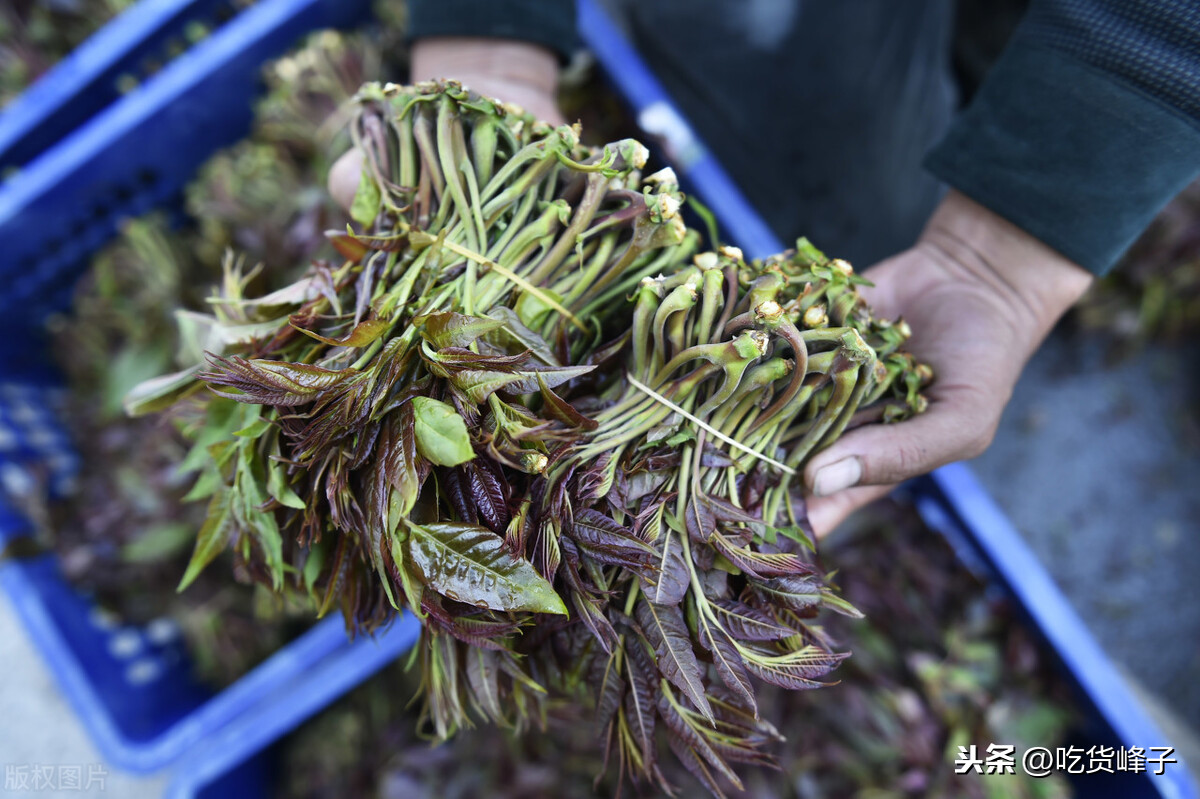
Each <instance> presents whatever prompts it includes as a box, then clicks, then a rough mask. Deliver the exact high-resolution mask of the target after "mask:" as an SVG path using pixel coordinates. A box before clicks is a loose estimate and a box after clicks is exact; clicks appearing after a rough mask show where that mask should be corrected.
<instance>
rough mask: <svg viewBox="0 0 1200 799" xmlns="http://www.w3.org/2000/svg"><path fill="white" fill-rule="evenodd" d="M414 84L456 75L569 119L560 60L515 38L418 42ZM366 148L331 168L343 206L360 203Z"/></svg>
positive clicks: (333, 189)
mask: <svg viewBox="0 0 1200 799" xmlns="http://www.w3.org/2000/svg"><path fill="white" fill-rule="evenodd" d="M411 72H412V74H411V79H412V82H413V83H419V82H421V81H424V80H436V79H438V78H452V79H454V80H457V81H459V82H460V83H462V84H463V85H464V86H466V87H468V88H470V89H472V90H474V91H476V92H478V93H480V94H482V95H484V96H485V97H491V98H494V99H497V100H500V101H502V102H505V103H513V104H515V105H519V106H521V107H522V108H524V109H525V110H526V111H528V112H529V113H531V114H533V115H534V116H536V117H537V118H539V119H542V120H545V121H546V122H549V123H550V124H551V125H561V124H563V121H564V120H563V117H562V114H561V113H560V112H559V110H558V105H557V103H556V100H555V97H556V95H557V93H558V60H557V56H555V55H554V53H552V52H550V51H549V50H547V49H546V48H544V47H541V46H540V45H536V44H530V43H528V42H520V41H516V40H511V39H479V38H459V37H449V36H447V37H435V38H429V39H421V40H420V41H418V42H417V43H416V44H414V45H413V51H412V71H411ZM361 173H362V153H361V152H359V151H358V150H357V149H351V150H350V151H349V152H347V153H346V154H345V155H343V156H342V157H341V158H339V159H338V160H337V162H336V163H335V164H334V165H333V168H332V169H330V170H329V193H330V194H332V195H333V198H334V199H335V200H336V201H337V203H338V204H339V205H341V206H342V207H343V208H349V207H350V205H351V203H353V202H354V192H355V191H356V190H357V188H358V181H359V176H360V175H361Z"/></svg>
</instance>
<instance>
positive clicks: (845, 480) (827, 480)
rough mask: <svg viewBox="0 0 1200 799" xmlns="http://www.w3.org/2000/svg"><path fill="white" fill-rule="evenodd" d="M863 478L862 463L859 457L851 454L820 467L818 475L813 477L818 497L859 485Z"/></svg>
mask: <svg viewBox="0 0 1200 799" xmlns="http://www.w3.org/2000/svg"><path fill="white" fill-rule="evenodd" d="M861 479H862V464H861V463H859V460H858V458H857V457H855V456H853V455H851V456H850V457H849V458H842V459H841V460H840V461H834V462H833V463H831V464H829V465H828V466H822V467H821V468H820V469H818V470H817V475H816V477H814V478H813V493H814V494H816V495H817V496H818V497H827V496H829V495H830V494H836V493H837V492H839V491H844V490H845V489H847V488H850V487H852V486H856V485H858V481H859V480H861Z"/></svg>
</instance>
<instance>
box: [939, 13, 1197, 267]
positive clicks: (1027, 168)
mask: <svg viewBox="0 0 1200 799" xmlns="http://www.w3.org/2000/svg"><path fill="white" fill-rule="evenodd" d="M926 166H927V167H928V168H929V169H930V170H931V171H932V172H933V173H934V174H935V175H937V176H938V177H939V178H940V179H942V180H943V181H945V182H946V183H948V184H949V185H951V186H953V187H955V188H956V189H958V190H959V191H961V192H963V193H964V194H966V195H967V196H969V197H971V198H972V199H974V200H976V201H977V202H979V203H981V204H983V205H985V206H987V207H988V208H990V209H991V210H993V211H995V212H996V213H998V214H1000V215H1001V216H1003V217H1005V218H1006V219H1008V220H1009V221H1011V222H1013V223H1015V224H1016V225H1018V226H1020V227H1021V228H1022V229H1024V230H1026V231H1028V232H1029V233H1031V234H1033V235H1034V236H1036V237H1037V238H1039V239H1040V240H1042V241H1044V242H1045V243H1047V244H1049V245H1050V246H1051V247H1053V248H1055V249H1056V250H1058V251H1059V252H1061V253H1062V254H1063V255H1066V256H1067V257H1069V258H1071V259H1072V260H1073V261H1075V262H1076V263H1078V264H1080V265H1081V266H1083V267H1084V268H1086V269H1088V270H1089V271H1091V272H1094V273H1096V274H1103V273H1104V272H1106V271H1107V270H1109V269H1110V268H1111V267H1112V266H1113V264H1114V263H1115V262H1116V261H1117V259H1118V258H1119V257H1120V255H1121V254H1122V253H1123V252H1124V251H1125V249H1126V248H1127V247H1128V246H1129V245H1130V244H1131V243H1132V242H1133V240H1134V239H1135V238H1136V237H1137V236H1138V234H1139V233H1141V231H1142V230H1143V229H1144V228H1145V227H1146V226H1147V225H1148V224H1149V223H1150V220H1151V219H1152V218H1153V217H1154V215H1155V214H1156V213H1157V212H1158V211H1159V209H1161V208H1162V206H1163V205H1165V204H1166V203H1167V202H1168V201H1169V200H1170V199H1171V198H1172V197H1174V196H1175V195H1176V194H1177V193H1178V192H1179V191H1180V190H1182V189H1183V187H1184V186H1186V185H1187V184H1188V183H1189V182H1191V181H1192V180H1193V179H1194V178H1195V177H1196V176H1197V175H1198V174H1200V3H1196V2H1195V0H1157V2H1150V1H1149V0H1146V1H1144V2H1138V1H1136V0H1126V1H1125V2H1121V1H1120V0H1107V2H1106V1H1104V0H1034V2H1033V5H1032V7H1031V9H1030V11H1029V13H1028V15H1027V16H1026V18H1025V20H1024V21H1023V22H1022V24H1021V27H1019V28H1018V30H1017V33H1016V34H1015V35H1014V37H1013V40H1012V42H1011V43H1010V44H1009V46H1008V48H1007V49H1006V50H1005V52H1004V54H1003V56H1001V58H1000V60H999V61H998V62H997V64H996V66H995V67H994V68H993V69H992V71H991V72H990V73H989V75H988V77H987V79H986V80H985V81H984V83H983V86H982V87H981V88H980V91H979V93H978V95H976V97H975V99H974V100H973V101H972V103H971V105H970V106H969V107H968V108H967V110H966V111H965V112H964V113H963V114H962V115H961V116H960V117H959V118H958V119H957V120H956V121H955V123H954V124H953V125H952V126H951V128H950V130H949V132H948V133H947V135H946V136H945V138H944V139H943V140H942V141H941V142H940V143H939V144H938V145H937V146H936V147H935V148H934V149H933V150H932V151H931V153H930V154H929V156H928V158H927V159H926Z"/></svg>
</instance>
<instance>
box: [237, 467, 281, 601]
mask: <svg viewBox="0 0 1200 799" xmlns="http://www.w3.org/2000/svg"><path fill="white" fill-rule="evenodd" d="M264 471H265V470H264V468H263V465H262V462H261V461H260V460H259V459H258V458H257V457H256V455H255V454H254V450H253V449H252V448H251V447H249V446H243V447H242V450H241V458H240V459H239V461H238V468H237V476H236V478H235V483H234V494H235V496H234V499H235V500H237V501H236V502H235V503H234V505H233V512H234V515H235V516H236V517H237V518H238V520H239V521H240V522H241V523H242V526H243V527H244V528H245V529H248V530H249V532H250V533H251V535H253V537H254V540H255V541H257V542H258V545H259V547H260V548H261V549H262V556H263V560H264V563H265V565H266V567H267V569H268V571H269V573H270V575H271V582H272V583H273V585H274V587H275V590H277V591H278V590H279V588H280V587H281V586H282V585H283V536H282V535H281V534H280V532H279V525H278V523H277V522H276V521H275V514H274V512H273V511H264V510H261V509H260V506H262V505H263V504H265V503H266V502H267V492H266V486H265V483H266V475H265V474H264Z"/></svg>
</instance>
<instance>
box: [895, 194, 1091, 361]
mask: <svg viewBox="0 0 1200 799" xmlns="http://www.w3.org/2000/svg"><path fill="white" fill-rule="evenodd" d="M917 246H918V247H924V248H927V249H930V250H931V251H933V252H935V253H936V254H937V256H938V260H939V261H941V262H942V264H943V266H944V268H946V269H948V270H952V271H953V272H954V273H955V274H954V276H955V277H957V278H960V279H962V280H964V281H969V282H971V283H973V284H976V285H978V286H979V287H980V288H981V289H984V290H985V291H987V292H990V293H991V294H992V295H993V296H994V297H995V299H996V300H997V301H999V302H1001V303H1003V305H1004V306H1005V308H1006V310H1007V312H1008V314H1009V315H1010V318H1011V319H1012V321H1013V323H1014V324H1015V325H1018V326H1020V327H1021V328H1023V329H1024V330H1025V331H1026V332H1028V333H1030V334H1031V340H1030V346H1031V349H1032V347H1036V346H1037V344H1038V343H1039V342H1040V341H1041V339H1042V338H1043V337H1044V336H1045V335H1046V333H1048V332H1049V331H1050V329H1051V328H1052V327H1053V326H1054V323H1055V322H1056V321H1057V320H1058V318H1059V317H1060V316H1062V314H1063V313H1065V312H1066V310H1067V309H1068V308H1070V307H1071V306H1072V305H1074V304H1075V302H1076V301H1077V300H1078V299H1079V298H1080V296H1082V295H1083V293H1084V292H1085V291H1086V290H1087V288H1088V286H1089V285H1091V282H1092V280H1093V276H1092V275H1091V273H1089V272H1087V271H1086V270H1085V269H1083V267H1081V266H1079V265H1078V264H1076V263H1074V262H1073V261H1071V260H1070V259H1069V258H1067V257H1066V256H1064V255H1062V254H1061V253H1059V252H1057V251H1056V250H1054V249H1053V248H1051V247H1049V246H1048V245H1046V244H1044V243H1043V242H1041V241H1040V240H1038V239H1037V238H1035V237H1034V236H1032V235H1030V234H1029V233H1026V232H1025V231H1024V230H1022V229H1021V228H1019V227H1017V226H1016V225H1014V224H1013V223H1011V222H1009V221H1008V220H1007V219H1004V218H1003V217H1001V216H999V215H998V214H996V213H994V212H992V211H990V210H988V209H987V208H985V207H984V206H982V205H980V204H979V203H977V202H975V201H974V200H972V199H970V198H969V197H967V196H966V195H964V194H961V193H959V192H957V191H955V190H953V189H951V190H950V191H949V192H948V193H947V195H946V197H945V199H943V200H942V203H941V204H940V205H939V206H938V208H937V210H936V211H935V212H934V214H933V216H932V217H931V218H930V220H929V223H928V224H927V225H926V227H925V230H924V232H923V233H922V234H921V238H920V240H919V242H918V245H917Z"/></svg>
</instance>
